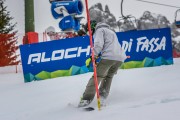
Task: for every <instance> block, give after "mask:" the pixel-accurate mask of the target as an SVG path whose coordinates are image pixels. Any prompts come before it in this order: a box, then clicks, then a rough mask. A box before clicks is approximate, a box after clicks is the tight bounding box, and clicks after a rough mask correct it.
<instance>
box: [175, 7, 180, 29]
mask: <svg viewBox="0 0 180 120" xmlns="http://www.w3.org/2000/svg"><path fill="white" fill-rule="evenodd" d="M178 14H179V15H178ZM178 16H179V20H177V17H178ZM175 25H176V27H177V28H180V9H178V10H176V12H175Z"/></svg>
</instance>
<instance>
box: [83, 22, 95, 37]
mask: <svg viewBox="0 0 180 120" xmlns="http://www.w3.org/2000/svg"><path fill="white" fill-rule="evenodd" d="M90 23H91V31H92V34H94V31H95V28H96V25H97V22H96V21H95V20H91V21H90ZM84 29H85V31H86V32H88V23H86V25H85V28H84Z"/></svg>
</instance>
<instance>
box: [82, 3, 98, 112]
mask: <svg viewBox="0 0 180 120" xmlns="http://www.w3.org/2000/svg"><path fill="white" fill-rule="evenodd" d="M85 3H86V14H87V21H88V31H89V38H90V47H91V53H92V63H93V69H94V84H95V88H96V94H97V106H98V109H99V110H100V109H101V102H100V96H99V88H98V80H97V72H96V64H95V58H94V48H93V41H92V31H91V23H90V16H89V9H88V0H85Z"/></svg>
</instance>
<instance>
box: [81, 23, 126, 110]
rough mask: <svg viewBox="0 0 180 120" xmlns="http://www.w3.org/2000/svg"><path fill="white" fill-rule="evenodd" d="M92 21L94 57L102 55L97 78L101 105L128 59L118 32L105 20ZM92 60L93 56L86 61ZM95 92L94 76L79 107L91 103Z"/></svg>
mask: <svg viewBox="0 0 180 120" xmlns="http://www.w3.org/2000/svg"><path fill="white" fill-rule="evenodd" d="M90 23H91V30H92V34H93V38H94V52H95V53H94V54H95V56H94V57H95V58H96V59H97V58H98V57H99V56H100V57H101V60H100V62H99V63H98V64H97V79H98V83H100V87H99V94H100V100H101V103H102V104H101V105H102V106H103V101H104V100H105V99H106V98H107V96H108V95H109V91H110V86H111V82H112V79H113V76H114V74H116V72H117V70H118V68H119V67H120V65H121V64H122V63H123V62H124V60H125V59H126V54H125V52H124V50H123V49H122V48H121V45H120V43H119V42H118V38H117V36H116V33H115V32H114V31H113V30H111V29H110V26H109V25H108V24H106V23H103V22H99V23H97V22H96V21H95V20H93V21H91V22H90ZM86 26H87V25H86ZM86 30H87V28H86ZM90 60H91V57H90V58H89V59H87V60H86V63H89V62H87V61H90ZM95 92H96V91H95V85H94V76H92V77H91V78H90V80H89V82H88V84H87V86H86V89H85V91H84V93H83V96H82V98H81V100H80V102H79V104H78V107H85V106H87V105H89V104H90V103H91V102H92V100H93V98H94V96H95Z"/></svg>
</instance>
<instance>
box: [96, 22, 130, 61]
mask: <svg viewBox="0 0 180 120" xmlns="http://www.w3.org/2000/svg"><path fill="white" fill-rule="evenodd" d="M93 38H94V52H95V56H98V55H99V54H101V58H102V59H107V60H116V61H122V62H124V60H125V59H126V58H127V57H126V54H125V52H124V50H123V49H122V48H121V45H120V43H119V41H118V38H117V35H116V33H115V32H114V31H112V30H111V29H110V26H109V25H107V24H106V23H101V22H100V23H98V24H97V25H96V28H95V33H94V35H93Z"/></svg>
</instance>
